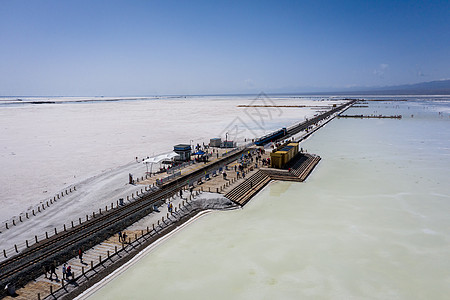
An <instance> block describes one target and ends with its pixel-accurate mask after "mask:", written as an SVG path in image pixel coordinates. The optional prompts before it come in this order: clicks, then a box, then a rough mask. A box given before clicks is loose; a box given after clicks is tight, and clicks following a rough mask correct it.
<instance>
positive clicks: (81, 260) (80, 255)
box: [78, 247, 83, 263]
mask: <svg viewBox="0 0 450 300" xmlns="http://www.w3.org/2000/svg"><path fill="white" fill-rule="evenodd" d="M78 258H79V259H80V262H81V263H83V249H81V247H80V249H78Z"/></svg>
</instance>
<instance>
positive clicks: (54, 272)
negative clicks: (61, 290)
mask: <svg viewBox="0 0 450 300" xmlns="http://www.w3.org/2000/svg"><path fill="white" fill-rule="evenodd" d="M53 274H55V276H56V279H58V274H56V266H55V264H54V263H52V264H51V265H50V280H53Z"/></svg>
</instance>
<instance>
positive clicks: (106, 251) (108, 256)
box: [106, 250, 109, 259]
mask: <svg viewBox="0 0 450 300" xmlns="http://www.w3.org/2000/svg"><path fill="white" fill-rule="evenodd" d="M106 253H108V259H109V250H108V251H106Z"/></svg>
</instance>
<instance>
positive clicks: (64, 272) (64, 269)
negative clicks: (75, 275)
mask: <svg viewBox="0 0 450 300" xmlns="http://www.w3.org/2000/svg"><path fill="white" fill-rule="evenodd" d="M66 272H67V269H66V264H64V265H63V268H62V273H63V277H62V279H63V280H64V279H66Z"/></svg>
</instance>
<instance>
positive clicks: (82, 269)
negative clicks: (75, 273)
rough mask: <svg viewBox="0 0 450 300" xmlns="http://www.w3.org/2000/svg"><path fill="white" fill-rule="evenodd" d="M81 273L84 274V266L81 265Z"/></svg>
mask: <svg viewBox="0 0 450 300" xmlns="http://www.w3.org/2000/svg"><path fill="white" fill-rule="evenodd" d="M81 274H83V275H84V266H81Z"/></svg>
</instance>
